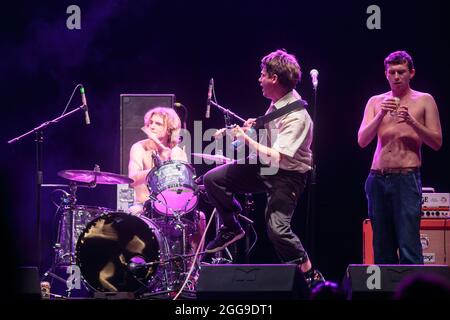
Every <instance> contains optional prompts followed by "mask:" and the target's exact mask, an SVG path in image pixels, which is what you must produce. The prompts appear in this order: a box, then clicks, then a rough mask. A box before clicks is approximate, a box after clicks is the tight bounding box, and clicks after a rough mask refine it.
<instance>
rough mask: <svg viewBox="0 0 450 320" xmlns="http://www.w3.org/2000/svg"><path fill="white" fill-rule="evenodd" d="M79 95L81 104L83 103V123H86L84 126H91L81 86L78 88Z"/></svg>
mask: <svg viewBox="0 0 450 320" xmlns="http://www.w3.org/2000/svg"><path fill="white" fill-rule="evenodd" d="M80 93H81V102H82V103H83V110H84V121H85V122H86V124H91V119H90V118H89V110H88V105H87V100H86V94H85V93H84V87H83V86H81V88H80Z"/></svg>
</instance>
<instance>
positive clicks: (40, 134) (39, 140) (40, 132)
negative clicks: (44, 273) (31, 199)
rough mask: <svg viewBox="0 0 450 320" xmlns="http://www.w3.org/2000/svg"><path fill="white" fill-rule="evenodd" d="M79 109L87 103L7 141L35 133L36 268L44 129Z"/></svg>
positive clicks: (42, 179)
mask: <svg viewBox="0 0 450 320" xmlns="http://www.w3.org/2000/svg"><path fill="white" fill-rule="evenodd" d="M80 110H83V111H85V112H87V105H86V104H85V103H83V105H81V106H79V107H78V108H75V109H73V110H71V111H69V112H67V113H66V114H63V115H61V116H59V117H57V118H55V119H53V120H50V121H46V122H44V123H42V124H41V125H39V126H37V127H36V128H34V129H32V130H30V131H28V132H26V133H24V134H22V135H20V136H18V137H16V138H13V139H11V140H9V141H8V144H13V143H15V142H17V141H20V140H22V139H23V138H25V137H27V136H29V135H31V134H33V133H34V134H35V135H36V139H35V141H36V250H37V251H36V255H37V257H36V265H37V267H38V269H39V268H40V267H41V188H42V187H43V186H45V185H44V184H43V181H44V172H43V169H42V159H43V143H44V129H46V128H47V127H48V126H50V125H51V124H54V123H58V122H59V121H60V120H63V119H65V118H66V117H68V116H70V115H72V114H74V113H75V112H77V111H80Z"/></svg>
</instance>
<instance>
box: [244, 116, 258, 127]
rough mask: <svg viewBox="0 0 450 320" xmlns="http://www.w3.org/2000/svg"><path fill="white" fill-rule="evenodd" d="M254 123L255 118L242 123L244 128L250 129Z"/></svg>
mask: <svg viewBox="0 0 450 320" xmlns="http://www.w3.org/2000/svg"><path fill="white" fill-rule="evenodd" d="M255 123H256V118H249V119H247V121H245V122H244V127H247V128H250V127H252V126H253V125H254V124H255Z"/></svg>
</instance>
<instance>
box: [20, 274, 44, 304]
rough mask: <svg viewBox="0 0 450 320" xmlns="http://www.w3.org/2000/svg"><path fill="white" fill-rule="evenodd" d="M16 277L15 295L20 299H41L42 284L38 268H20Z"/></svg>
mask: <svg viewBox="0 0 450 320" xmlns="http://www.w3.org/2000/svg"><path fill="white" fill-rule="evenodd" d="M15 277H16V279H15V280H16V282H17V286H16V292H15V295H16V297H17V298H19V299H27V300H28V299H31V300H38V299H41V284H40V281H39V271H38V268H37V267H19V268H18V270H17V274H16V275H15Z"/></svg>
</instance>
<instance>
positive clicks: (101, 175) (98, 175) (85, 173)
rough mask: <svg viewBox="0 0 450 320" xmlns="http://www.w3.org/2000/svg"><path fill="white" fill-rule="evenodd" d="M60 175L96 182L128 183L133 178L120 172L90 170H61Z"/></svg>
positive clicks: (131, 181)
mask: <svg viewBox="0 0 450 320" xmlns="http://www.w3.org/2000/svg"><path fill="white" fill-rule="evenodd" d="M58 175H59V176H60V177H63V178H65V179H68V180H72V181H77V182H86V183H97V184H130V183H133V182H134V180H133V179H130V178H128V177H126V176H122V175H120V174H116V173H111V172H101V171H90V170H62V171H59V172H58Z"/></svg>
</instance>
